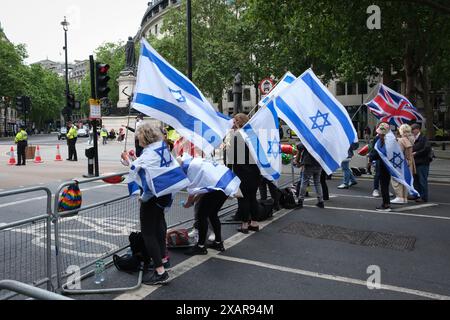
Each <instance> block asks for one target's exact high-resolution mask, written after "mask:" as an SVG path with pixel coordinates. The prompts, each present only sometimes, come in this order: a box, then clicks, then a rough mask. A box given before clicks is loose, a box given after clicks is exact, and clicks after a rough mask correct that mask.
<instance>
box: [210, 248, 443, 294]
mask: <svg viewBox="0 0 450 320" xmlns="http://www.w3.org/2000/svg"><path fill="white" fill-rule="evenodd" d="M213 258H214V259H220V260H225V261H231V262H237V263H242V264H248V265H253V266H257V267H262V268H266V269H272V270H276V271H281V272H289V273H294V274H299V275H303V276H307V277H312V278H319V279H325V280H331V281H337V282H344V283H350V284H354V285H359V286H363V287H366V288H367V281H363V280H359V279H353V278H347V277H341V276H335V275H331V274H324V273H317V272H312V271H307V270H301V269H293V268H288V267H283V266H277V265H273V264H268V263H263V262H258V261H252V260H247V259H240V258H233V257H229V256H223V255H221V256H219V255H216V256H215V257H213ZM379 290H387V291H394V292H399V293H404V294H410V295H415V296H419V297H424V298H429V299H436V300H450V296H445V295H440V294H437V293H431V292H425V291H420V290H415V289H409V288H402V287H397V286H391V285H385V284H381V287H380V289H379Z"/></svg>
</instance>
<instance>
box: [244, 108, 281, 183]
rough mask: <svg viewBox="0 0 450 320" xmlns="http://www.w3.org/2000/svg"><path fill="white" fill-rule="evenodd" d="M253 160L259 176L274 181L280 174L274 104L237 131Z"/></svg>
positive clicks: (279, 147) (258, 113)
mask: <svg viewBox="0 0 450 320" xmlns="http://www.w3.org/2000/svg"><path fill="white" fill-rule="evenodd" d="M239 133H240V134H241V135H242V137H243V139H244V141H245V142H246V144H247V146H248V149H249V151H250V153H251V155H252V157H253V159H255V161H256V163H257V165H258V167H259V169H260V171H261V175H262V176H263V177H265V178H267V179H268V180H269V181H276V180H278V179H279V178H280V173H281V156H282V154H281V144H280V131H279V121H278V115H277V112H276V111H275V105H274V102H273V101H271V102H269V104H268V105H267V107H266V108H262V109H260V110H259V111H258V112H257V113H256V114H255V115H254V116H253V117H252V118H251V119H250V121H249V122H248V123H247V124H246V125H245V126H244V127H243V128H242V129H241V130H240V131H239Z"/></svg>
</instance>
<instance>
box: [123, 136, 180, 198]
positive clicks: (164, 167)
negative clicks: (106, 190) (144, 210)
mask: <svg viewBox="0 0 450 320" xmlns="http://www.w3.org/2000/svg"><path fill="white" fill-rule="evenodd" d="M188 185H189V180H188V178H187V177H186V174H185V173H184V171H183V169H182V168H181V167H180V165H179V164H178V162H177V161H176V159H174V158H173V157H172V155H171V153H170V151H169V147H168V146H167V144H166V143H165V142H163V141H159V142H155V143H153V144H151V145H149V146H147V147H146V148H145V149H144V151H143V153H142V155H141V156H140V157H139V158H138V159H136V160H135V161H134V162H133V163H132V164H131V168H130V174H129V176H128V189H129V191H130V194H136V193H137V192H140V189H142V195H141V198H142V200H143V201H144V202H146V201H148V200H150V199H151V198H152V197H153V196H156V197H161V196H164V195H167V194H172V193H176V192H178V191H180V190H182V189H184V188H186V187H187V186H188ZM139 188H140V189H139Z"/></svg>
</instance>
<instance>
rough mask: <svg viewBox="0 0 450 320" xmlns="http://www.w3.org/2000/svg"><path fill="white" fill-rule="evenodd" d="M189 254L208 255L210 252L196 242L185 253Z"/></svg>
mask: <svg viewBox="0 0 450 320" xmlns="http://www.w3.org/2000/svg"><path fill="white" fill-rule="evenodd" d="M184 254H185V255H187V256H197V255H202V256H204V255H207V254H208V250H207V249H206V247H203V248H201V247H199V246H198V244H196V245H195V246H193V247H192V248H190V249H189V250H188V251H186V252H185V253H184Z"/></svg>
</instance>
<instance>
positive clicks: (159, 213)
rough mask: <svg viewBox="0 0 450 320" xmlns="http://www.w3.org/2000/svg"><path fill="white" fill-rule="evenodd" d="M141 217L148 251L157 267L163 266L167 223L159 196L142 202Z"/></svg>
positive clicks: (142, 230) (143, 235)
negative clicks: (158, 200)
mask: <svg viewBox="0 0 450 320" xmlns="http://www.w3.org/2000/svg"><path fill="white" fill-rule="evenodd" d="M164 197H167V196H164ZM169 197H170V196H169ZM140 218H141V232H142V237H143V238H144V243H145V248H146V249H147V253H148V255H149V256H150V258H152V260H153V263H154V266H155V268H159V267H162V265H163V262H162V259H163V257H165V255H166V233H167V224H166V220H165V218H164V209H163V208H161V206H158V204H157V198H152V199H150V200H149V201H148V202H143V203H141V209H140Z"/></svg>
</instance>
